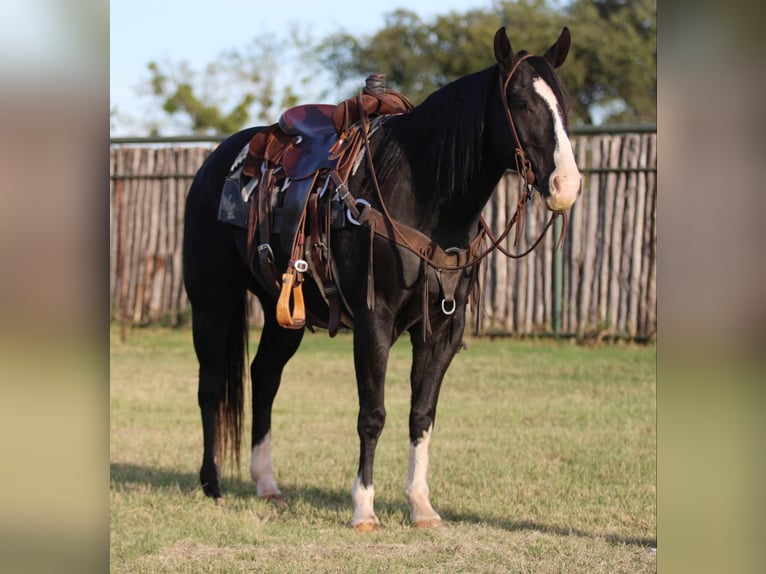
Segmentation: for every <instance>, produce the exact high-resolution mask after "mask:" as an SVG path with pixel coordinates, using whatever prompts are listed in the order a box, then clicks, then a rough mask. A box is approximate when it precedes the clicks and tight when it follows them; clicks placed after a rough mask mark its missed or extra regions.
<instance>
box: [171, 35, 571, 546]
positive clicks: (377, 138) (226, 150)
mask: <svg viewBox="0 0 766 574" xmlns="http://www.w3.org/2000/svg"><path fill="white" fill-rule="evenodd" d="M569 46H570V34H569V31H568V29H566V28H564V29H563V31H562V33H561V35H560V36H559V38H558V39H557V40H556V42H555V43H554V44H553V45H552V46H551V47H550V48H549V49H548V50H547V51H546V52H545V54H544V55H543V56H534V55H530V54H527V53H526V52H519V53H514V52H513V50H512V49H511V43H510V41H509V40H508V37H507V35H506V32H505V29H504V28H501V29H500V30H498V32H497V34H496V35H495V38H494V54H495V59H496V61H497V65H493V66H491V67H489V68H487V69H485V70H483V71H480V72H477V73H474V74H470V75H468V76H465V77H463V78H461V79H458V80H456V81H454V82H452V83H451V84H449V85H447V86H445V87H444V88H442V89H440V90H438V91H436V92H434V93H433V94H432V95H430V96H429V97H428V98H427V99H426V100H425V101H424V102H423V103H422V104H420V105H419V106H417V107H415V108H414V109H412V110H411V111H409V112H407V113H403V114H399V115H391V116H388V117H386V121H384V122H382V123H381V124H380V126H379V127H378V129H377V130H376V131H374V132H373V133H372V135H371V136H370V138H369V142H368V143H369V150H368V153H369V156H370V159H371V160H372V161H371V162H364V161H363V162H361V164H360V166H359V168H358V170H357V171H356V172H355V174H354V175H353V176H351V177H350V178H349V180H348V188H349V191H350V193H351V194H352V195H353V196H354V197H355V198H358V199H357V201H358V200H361V199H364V200H366V201H367V202H369V203H372V204H373V205H377V206H378V208H380V209H384V210H385V211H386V213H387V215H388V216H389V217H390V218H391V220H390V221H393V222H394V223H391V224H392V225H401V226H407V227H409V228H412V229H416V230H418V231H419V232H420V233H422V234H423V235H425V236H427V237H428V238H430V239H431V240H432V241H433V242H434V243H436V244H438V245H439V246H441V248H443V249H444V250H446V251H447V252H450V253H455V254H457V255H458V257H456V259H457V260H458V261H460V258H459V255H460V254H461V253H463V252H464V251H465V250H467V249H468V248H469V246H470V245H471V244H472V242H474V239H475V238H476V236H477V234H478V233H479V230H480V228H481V226H480V217H481V211H482V208H483V207H484V206H485V204H486V203H487V201H488V200H489V198H490V196H491V194H492V193H493V190H494V189H495V187H496V185H497V183H498V182H499V180H500V178H501V177H502V176H503V174H504V173H505V171H506V170H507V169H518V166H519V164H518V161H517V160H518V155H517V154H518V153H519V152H521V155H522V158H526V159H525V165H526V169H524V168H522V170H523V171H524V172H526V173H525V175H526V180H527V183H531V182H534V189H537V190H538V191H539V192H540V194H541V195H542V197H543V198H544V200H545V202H546V204H547V206H548V208H549V209H550V210H551V211H553V212H566V210H568V209H569V208H570V207H571V206H572V204H573V203H574V201H575V199H576V198H577V196H578V195H579V193H580V191H581V177H580V174H579V172H578V170H577V167H576V165H575V161H574V157H573V154H572V148H571V143H570V141H569V139H568V137H567V127H568V120H567V112H566V110H567V106H566V103H565V96H564V93H563V91H562V89H561V87H560V84H559V80H558V78H557V76H556V74H555V72H554V69H555V68H557V67H559V66H560V65H561V64H563V62H564V60H565V59H566V56H567V54H568V52H569ZM263 129H264V128H250V129H246V130H244V131H242V132H239V133H237V134H235V135H233V136H231V137H229V138H228V139H226V140H225V141H224V142H223V143H221V145H220V146H219V147H218V148H217V149H216V150H215V151H214V152H213V153H212V154H211V155H210V156H209V158H208V159H207V160H206V161H205V163H204V165H203V166H202V167H201V168H200V170H199V172H198V173H197V175H196V177H195V179H194V182H193V183H192V186H191V189H190V191H189V195H188V199H187V203H186V215H185V234H184V247H183V248H184V259H183V262H184V283H185V286H186V290H187V293H188V296H189V300H190V302H191V306H192V321H193V336H194V348H195V351H196V354H197V358H198V360H199V392H198V400H199V406H200V409H201V414H202V426H203V434H204V453H203V460H202V467H201V470H200V481H201V483H202V487H203V490H204V492H205V494H207V495H208V496H211V497H213V498H215V499H216V501H217V502H222V499H221V497H222V494H221V489H220V485H219V479H218V466H217V464H218V463H220V462H221V459H220V456H221V454H222V450H221V449H223V451H227V450H228V451H233V452H234V453H235V457H236V458H237V459H238V453H239V446H240V436H241V429H242V419H243V415H242V412H243V402H244V401H243V397H244V388H243V375H244V371H245V346H246V344H247V318H246V292H247V290H250V291H251V292H252V293H254V294H255V295H256V296H257V297H258V298H259V300H260V301H261V304H262V306H263V312H264V325H263V330H262V333H261V339H260V343H259V345H258V351H257V353H256V355H255V357H254V359H253V361H252V364H251V366H250V373H251V378H252V408H253V422H252V459H251V466H250V472H251V476H252V478H253V480H254V481H255V483H256V492H257V495H258V496H260V497H266V498H274V499H278V500H279V499H281V493H280V490H279V488H278V487H277V485H276V483H275V480H274V474H273V468H272V459H271V435H270V429H271V411H272V403H273V401H274V397H275V395H276V393H277V390H278V388H279V384H280V378H281V375H282V370H283V368H284V366H285V364H286V363H287V361H288V360H289V359H290V358H291V356H292V355H293V354H294V353H295V351H296V350H297V349H298V346H299V345H300V343H301V339H302V337H303V329H285V328H283V327H281V326H279V324H278V323H277V320H276V317H275V298H274V295H273V293H271V292H270V291H269V290H267V289H266V288H264V286H263V280H262V279H263V278H262V277H261V278H259V277H257V276H256V275H257V268H256V269H254V267H253V266H252V265H251V264H250V260H249V259H248V249H247V231H246V230H244V229H242V228H241V227H236V226H233V225H229V224H226V223H222V222H221V221H219V220H218V218H217V213H218V208H219V201H220V198H221V192H222V187H223V184H224V178H225V177H226V175H227V173H228V170H229V169H230V167H231V166H232V164H233V162H234V160H235V158H236V156H237V155H238V154H239V153H240V151H241V150H242V149H243V147H244V146H245V145H247V143H248V141H250V139H251V138H252V137H253V136H254V135H255V134H256V133H259V130H263ZM526 160H528V163H527V162H526ZM371 164H372V165H373V166H374V171H375V173H374V174H373V173H371ZM375 180H377V182H378V183H377V186H376V185H375V183H376V181H375ZM531 190H532V188H530V194H531ZM381 203H383V204H384V205H381ZM389 223H390V222H389ZM274 250H275V252H277V251H278V248H276V247H275V249H274ZM331 251H332V256H333V258H334V275H335V277H336V280H337V283H338V287H339V289H340V291H341V292H342V294H343V301H344V306H345V308H346V309H347V311H348V315H349V316H351V317H352V320H353V344H354V367H355V371H356V381H357V391H358V396H359V416H358V423H357V429H358V433H359V440H360V447H361V448H360V458H359V470H358V474H357V476H356V479H355V481H354V483H353V487H352V492H351V495H352V500H353V504H354V514H353V518H352V520H351V526H352V527H354V528H355V529H356V530H359V531H366V530H371V529H374V528H376V527H377V526H378V525H379V521H378V518H377V517H376V515H375V512H374V510H373V497H374V489H373V461H374V456H375V448H376V445H377V442H378V438H379V436H380V434H381V432H382V430H383V425H384V423H385V420H386V409H385V406H384V401H383V397H384V392H383V388H384V384H385V375H386V365H387V360H388V355H389V350H390V348H391V346H392V345H393V343H394V342H395V341H396V340H397V338H398V337H399V336H400V335H401V334H403V333H404V332H405V331H407V332H409V334H410V338H411V342H412V354H413V359H412V370H411V386H412V399H411V410H410V418H409V426H410V441H411V444H410V463H409V474H408V480H407V484H406V496H407V501H408V503H409V505H410V507H411V510H412V515H411V517H412V523H413V524H414V525H416V526H436V525H439V524H440V523H441V518H440V517H439V515H438V514H437V513H436V512H435V511H434V509H433V508H432V506H431V503H430V502H429V491H428V484H427V471H428V448H429V442H430V438H431V432H432V429H433V424H434V419H435V416H436V405H437V401H438V398H439V390H440V387H441V383H442V379H443V378H444V374H445V372H446V370H447V367H448V366H449V364H450V362H451V361H452V358H453V357H454V355H455V353H456V352H457V350H458V348H459V347H460V346H461V344H462V335H463V331H464V328H465V308H466V302H467V300H468V296H469V292H470V291H471V289H472V287H473V285H474V283H475V280H476V275H477V272H476V269H475V266H471V265H468V266H466V267H465V268H464V269H462V270H461V272H460V273H458V274H456V275H457V277H458V278H457V280H456V283H455V284H454V285H453V287H452V289H454V293H453V294H452V296H451V298H450V299H451V300H450V302H449V304H447V305H445V297H444V291H443V289H442V285H441V279H440V278H439V277H438V273H439V270H437V269H435V268H434V267H433V265H431V264H429V263H428V262H426V261H424V259H423V258H422V257H420V256H418V255H417V254H415V253H413V252H412V251H411V250H409V249H406V248H404V247H402V245H401V244H400V243H397V242H394V241H391V240H388V239H386V238H385V237H380V236H374V235H372V234H371V233H370V230H369V229H368V228H367V227H365V226H364V225H361V226H347V227H345V228H342V229H336V230H334V231H332V237H331ZM276 257H277V258H278V259H280V260H281V261H282V262H284V261H285V260H286V257H287V255H285V254H284V253H281V254H280V253H276ZM371 258H372V261H374V265H370V263H371ZM463 261H465V259H463ZM469 262H470V259H469ZM368 266H371V267H374V269H368ZM370 271H374V273H371V272H370ZM453 274H454V273H453ZM373 277H374V279H373ZM368 283H369V285H368ZM305 286H306V296H305V300H306V309H307V311H309V312H313V313H314V314H315V315H316V316H323V314H325V315H326V304H325V301H324V299H323V298H322V296H321V292H320V290H319V289H318V288H317V287H316V285H315V284H314V281H312V279H311V278H310V277H307V279H306V282H305ZM368 287H369V290H368ZM370 295H372V296H373V297H374V305H370V301H369V299H370ZM453 305H454V306H453ZM323 309H325V310H324V311H323ZM424 315H425V316H427V317H428V320H427V321H424V320H423V317H424ZM216 455H218V458H217V456H216Z"/></svg>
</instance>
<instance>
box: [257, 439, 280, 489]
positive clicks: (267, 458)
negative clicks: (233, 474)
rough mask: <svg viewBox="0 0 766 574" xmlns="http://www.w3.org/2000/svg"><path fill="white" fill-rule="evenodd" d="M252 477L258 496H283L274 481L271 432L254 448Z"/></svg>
mask: <svg viewBox="0 0 766 574" xmlns="http://www.w3.org/2000/svg"><path fill="white" fill-rule="evenodd" d="M250 476H251V477H252V478H253V480H254V481H255V492H256V494H257V495H258V496H261V497H264V496H282V493H281V492H280V490H279V488H277V483H276V482H275V481H274V466H273V464H272V462H271V431H269V432H267V433H266V436H265V437H263V440H262V441H261V442H260V443H259V444H257V445H255V446H254V447H253V455H252V458H251V459H250Z"/></svg>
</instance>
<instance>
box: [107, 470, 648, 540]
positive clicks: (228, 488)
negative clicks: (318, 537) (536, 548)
mask: <svg viewBox="0 0 766 574" xmlns="http://www.w3.org/2000/svg"><path fill="white" fill-rule="evenodd" d="M109 467H110V469H109V475H110V480H111V482H113V483H117V484H121V485H129V484H141V485H145V486H150V487H153V488H157V489H162V488H168V487H175V488H178V489H179V490H180V491H181V492H183V493H185V494H193V493H195V492H197V491H198V490H199V489H200V487H199V482H198V481H199V478H198V476H197V473H194V472H179V471H174V470H168V469H161V468H151V467H146V466H139V465H135V464H126V463H111V464H110V465H109ZM221 486H222V488H223V491H224V496H225V497H226V498H233V499H246V498H255V485H254V484H253V483H252V482H250V481H249V480H243V479H238V478H223V479H222V480H221ZM282 493H283V494H284V496H285V500H286V502H287V504H288V506H293V505H296V506H299V505H306V506H309V507H312V508H315V509H316V510H321V511H330V512H337V513H339V514H341V515H344V513H348V514H349V516H350V512H351V510H352V509H351V495H350V492H349V491H348V489H342V488H319V487H315V486H303V487H300V486H295V485H283V486H282ZM211 504H212V502H211ZM376 508H377V510H378V512H379V513H380V511H384V512H385V511H389V512H401V513H403V514H404V515H409V508H408V507H407V505H406V504H405V503H404V502H397V501H394V500H388V499H385V498H382V499H379V500H377V501H376ZM440 514H441V515H442V517H443V518H444V520H445V522H446V523H447V524H448V525H449V524H460V523H464V524H485V525H488V526H491V527H493V528H498V529H501V530H507V531H509V532H523V531H530V532H542V533H544V534H551V535H555V536H578V537H581V538H591V539H603V540H605V541H606V542H608V543H610V544H617V545H627V546H639V547H644V548H656V547H657V539H656V538H641V537H634V536H622V535H618V534H599V533H595V532H588V531H585V530H581V529H578V528H567V527H563V526H555V525H550V524H542V523H540V522H534V521H528V520H523V521H513V520H506V519H499V518H489V519H487V518H485V517H482V516H478V515H476V514H466V513H458V512H450V511H449V510H443V511H441V512H440ZM381 516H382V515H381Z"/></svg>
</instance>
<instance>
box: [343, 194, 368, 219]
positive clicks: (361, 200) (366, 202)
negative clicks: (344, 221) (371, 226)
mask: <svg viewBox="0 0 766 574" xmlns="http://www.w3.org/2000/svg"><path fill="white" fill-rule="evenodd" d="M354 203H355V204H356V205H359V204H361V205H364V206H366V207H370V202H369V201H367V200H365V199H357V200H356V201H355V202H354ZM346 218H348V220H349V221H350V222H351V223H353V224H354V225H361V223H359V222H358V221H357V220H356V219H354V216H353V215H351V210H350V209H349V208H348V207H347V208H346Z"/></svg>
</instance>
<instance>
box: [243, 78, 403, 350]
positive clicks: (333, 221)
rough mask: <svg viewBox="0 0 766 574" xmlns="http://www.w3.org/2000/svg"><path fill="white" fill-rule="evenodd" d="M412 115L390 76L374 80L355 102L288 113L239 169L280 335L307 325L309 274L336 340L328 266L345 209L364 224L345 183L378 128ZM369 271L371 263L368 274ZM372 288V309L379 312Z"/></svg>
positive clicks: (252, 239) (258, 138)
mask: <svg viewBox="0 0 766 574" xmlns="http://www.w3.org/2000/svg"><path fill="white" fill-rule="evenodd" d="M412 108H413V106H412V103H410V101H409V100H408V99H407V98H406V97H405V96H403V95H402V94H400V93H399V92H397V91H395V90H391V89H388V88H386V87H385V76H383V75H382V74H374V75H372V76H370V77H368V78H367V80H366V84H365V87H364V89H363V90H362V92H361V93H360V94H359V95H358V96H356V97H354V98H349V99H347V100H345V101H344V102H341V103H340V104H338V105H328V104H307V105H299V106H296V107H293V108H290V109H288V110H286V111H285V112H284V113H283V114H282V115H281V117H280V118H279V121H278V122H277V123H275V124H272V125H271V126H268V127H267V128H265V129H264V130H261V131H260V132H258V133H257V134H256V135H255V136H254V137H253V138H252V139H251V140H250V142H249V144H248V147H247V154H246V156H245V159H244V162H243V164H242V176H243V177H247V178H250V180H249V183H248V184H247V185H249V186H250V187H251V188H252V189H253V197H252V199H251V200H250V207H249V216H248V222H247V227H248V234H247V238H248V240H247V250H248V258H249V261H250V265H251V268H252V269H253V271H256V270H259V271H260V276H261V277H262V278H263V281H262V282H263V283H264V286H265V287H266V288H268V289H269V290H270V291H271V292H272V293H274V294H275V295H276V294H277V293H278V300H277V321H278V322H279V324H280V325H281V326H282V327H285V328H288V329H300V328H303V327H304V326H305V325H306V310H305V305H304V299H303V292H302V283H303V275H304V274H305V273H307V272H310V273H311V275H312V277H313V278H314V280H315V281H316V283H317V284H318V285H319V287H320V290H322V291H323V294H324V298H325V300H326V302H327V305H328V308H329V314H328V324H327V328H328V331H329V332H330V335H331V336H334V335H335V333H336V332H337V330H338V328H339V326H340V322H341V318H340V315H341V312H340V307H341V305H340V298H341V296H340V292H339V290H338V287H337V284H336V282H335V280H334V277H333V271H332V265H331V261H330V231H331V229H332V228H335V227H337V226H339V225H343V224H345V221H344V219H345V218H344V216H343V209H344V208H345V209H346V212H347V217H348V219H349V220H350V221H352V222H353V223H355V224H358V223H361V222H360V221H359V218H360V211H359V209H358V202H357V201H355V200H354V198H353V197H351V196H350V194H349V191H348V187H347V185H346V182H347V181H348V178H349V176H350V175H351V174H352V173H353V172H354V171H355V170H356V168H357V167H358V166H359V164H360V163H361V161H362V159H363V157H362V156H363V150H364V148H365V143H366V142H367V141H368V137H369V135H370V133H371V132H372V131H373V130H374V129H375V128H376V126H377V125H378V122H379V121H380V120H382V118H383V117H384V116H386V115H391V114H401V113H405V112H408V111H409V110H411V109H412ZM368 161H371V160H369V159H368ZM241 181H242V180H241ZM330 186H331V187H330ZM288 188H289V189H288ZM328 190H329V191H331V193H326V192H327V191H328ZM332 190H334V191H335V193H332ZM333 199H334V201H333ZM320 200H321V202H322V203H321V205H320ZM364 211H366V209H365V210H364ZM368 215H369V214H368ZM368 224H369V222H368ZM275 227H277V228H278V229H275ZM381 227H382V226H381ZM372 228H373V229H374V228H375V224H374V222H373V223H372ZM276 232H278V233H279V246H280V247H281V249H282V250H283V251H284V252H285V253H286V254H288V255H289V260H288V263H287V267H286V269H284V271H282V272H281V273H280V272H279V270H278V269H277V264H276V262H275V257H274V252H273V250H272V245H271V242H272V233H276ZM307 243H308V249H306V244H307ZM256 267H257V269H256ZM371 269H372V263H371V262H370V269H369V272H370V273H371ZM255 275H256V276H258V275H259V274H258V273H255ZM280 277H281V279H280ZM369 283H370V285H368V304H372V305H374V290H373V287H372V285H371V283H372V281H370V282H369ZM371 294H372V295H371ZM371 298H372V299H371Z"/></svg>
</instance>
